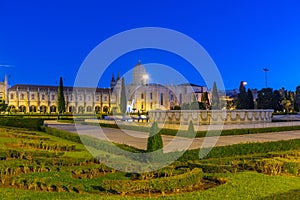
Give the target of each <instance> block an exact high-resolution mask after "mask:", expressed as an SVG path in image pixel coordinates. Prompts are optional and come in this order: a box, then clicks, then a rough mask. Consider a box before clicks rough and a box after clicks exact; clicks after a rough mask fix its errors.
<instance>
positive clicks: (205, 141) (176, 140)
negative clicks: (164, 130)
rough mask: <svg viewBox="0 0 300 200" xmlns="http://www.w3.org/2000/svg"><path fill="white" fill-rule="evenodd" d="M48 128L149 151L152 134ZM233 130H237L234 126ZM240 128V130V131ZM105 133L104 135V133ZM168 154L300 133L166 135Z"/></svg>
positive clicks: (86, 127)
mask: <svg viewBox="0 0 300 200" xmlns="http://www.w3.org/2000/svg"><path fill="white" fill-rule="evenodd" d="M45 124H46V125H47V126H49V127H52V128H57V129H60V130H65V131H69V132H73V133H78V134H79V135H87V136H91V137H94V138H98V139H101V140H108V141H112V142H115V143H120V144H127V145H130V146H134V147H136V148H139V149H146V147H147V138H148V133H146V132H139V131H132V130H120V129H113V128H103V127H101V129H100V127H99V126H91V125H76V127H75V124H67V123H59V122H56V121H50V120H49V121H45ZM287 125H293V126H295V125H300V122H279V123H268V124H266V123H264V124H256V125H253V124H249V125H248V126H247V125H242V127H243V128H252V127H253V126H254V127H271V126H272V127H274V126H275V127H278V126H287ZM224 126H225V129H229V127H228V126H230V125H224ZM232 128H233V129H235V128H237V127H236V126H232ZM239 128H240V127H239ZM101 130H102V131H101ZM162 138H163V143H164V152H171V151H176V150H186V149H199V148H201V147H214V146H227V145H233V144H240V143H250V142H271V141H280V140H291V139H300V130H297V131H283V132H274V133H260V134H249V135H233V136H220V137H205V138H194V139H188V138H183V137H175V136H166V135H163V136H162Z"/></svg>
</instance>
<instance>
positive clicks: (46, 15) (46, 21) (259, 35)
mask: <svg viewBox="0 0 300 200" xmlns="http://www.w3.org/2000/svg"><path fill="white" fill-rule="evenodd" d="M178 2H179V1H178ZM149 26H151V27H164V28H169V29H173V30H176V31H179V32H182V33H184V34H186V35H188V36H190V37H191V38H193V39H194V40H196V41H197V42H198V43H200V44H201V45H202V46H203V47H204V48H205V49H206V51H207V52H208V53H209V54H210V56H211V57H212V59H213V60H214V62H215V63H216V65H217V66H218V69H219V71H220V73H221V75H222V77H223V80H224V84H225V87H226V88H227V89H233V88H238V87H239V83H240V81H241V80H244V81H247V82H248V85H247V86H248V87H250V88H258V89H260V88H262V87H264V86H265V79H264V72H263V71H262V69H263V68H264V67H267V68H269V69H270V72H269V73H268V82H269V86H270V87H272V88H275V89H279V88H281V87H285V88H288V89H292V90H294V89H295V88H296V86H297V85H300V73H299V71H300V70H299V69H300V2H299V1H298V0H294V1H293V0H291V1H267V0H266V1H256V0H248V1H247V0H245V1H233V0H227V1H221V0H220V1H214V0H211V1H201V0H198V1H197V0H195V1H180V2H179V3H177V2H176V1H169V0H165V1H156V0H154V1H110V2H108V1H89V0H86V1H55V0H54V1H30V0H29V1H21V0H20V1H14V0H12V1H4V0H0V65H2V67H0V76H1V77H2V76H4V74H10V84H11V85H14V84H17V83H26V84H42V85H56V84H57V83H58V80H59V76H63V77H64V80H65V85H73V82H74V80H75V77H76V74H77V70H78V69H79V67H80V65H81V63H82V62H83V60H84V59H85V58H86V56H87V55H88V54H89V52H90V51H92V50H93V49H94V48H95V47H96V46H97V45H98V44H99V43H101V42H102V41H104V40H105V39H107V38H109V37H110V36H112V35H114V34H117V33H119V32H122V31H125V30H128V29H132V28H139V27H149ZM138 59H141V61H142V62H143V63H153V62H157V63H162V64H165V65H168V66H171V67H173V68H174V69H176V70H178V71H180V72H181V73H182V74H183V75H184V76H185V77H186V78H187V79H188V80H189V81H190V82H193V83H197V84H203V81H202V79H201V77H200V76H197V75H195V73H194V71H193V69H192V66H189V64H188V63H187V62H186V61H184V60H182V59H181V60H180V59H178V58H177V57H176V56H174V55H169V54H167V53H165V52H158V51H151V50H150V51H137V52H132V53H129V54H128V55H125V56H122V57H121V58H120V59H118V60H116V61H115V62H114V63H113V64H112V65H111V66H110V67H109V68H108V70H107V72H106V73H105V76H103V77H102V78H101V83H100V85H101V86H108V85H109V80H110V78H111V73H112V72H113V71H115V75H116V74H117V72H118V71H120V72H121V74H124V73H126V72H127V71H128V70H130V68H132V67H133V66H134V65H135V64H136V63H137V60H138ZM4 65H10V66H12V67H6V66H4ZM154 71H155V70H154ZM171 77H172V76H171ZM163 79H164V80H165V81H168V79H167V78H166V77H165V76H163ZM171 82H173V81H171Z"/></svg>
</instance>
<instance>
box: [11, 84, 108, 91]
mask: <svg viewBox="0 0 300 200" xmlns="http://www.w3.org/2000/svg"><path fill="white" fill-rule="evenodd" d="M58 87H59V86H53V85H52V86H51V85H27V84H17V85H14V86H12V87H11V88H9V89H8V90H17V89H19V90H27V89H29V90H36V91H37V90H38V89H39V90H50V91H57V90H58ZM73 89H78V90H93V91H94V90H96V92H108V91H110V90H111V89H110V88H92V87H71V86H64V90H67V91H73Z"/></svg>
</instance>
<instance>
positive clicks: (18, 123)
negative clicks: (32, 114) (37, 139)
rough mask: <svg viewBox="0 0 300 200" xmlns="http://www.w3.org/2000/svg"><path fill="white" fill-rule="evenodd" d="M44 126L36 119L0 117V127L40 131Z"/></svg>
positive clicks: (40, 120) (41, 121)
mask: <svg viewBox="0 0 300 200" xmlns="http://www.w3.org/2000/svg"><path fill="white" fill-rule="evenodd" d="M43 124H44V121H43V119H37V118H34V119H32V118H20V117H1V118H0V126H12V127H19V128H28V129H33V130H41V126H42V125H43Z"/></svg>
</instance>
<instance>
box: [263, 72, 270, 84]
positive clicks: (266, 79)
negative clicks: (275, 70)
mask: <svg viewBox="0 0 300 200" xmlns="http://www.w3.org/2000/svg"><path fill="white" fill-rule="evenodd" d="M263 71H264V72H265V82H266V88H268V77H267V73H268V71H270V70H269V69H268V68H263Z"/></svg>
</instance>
